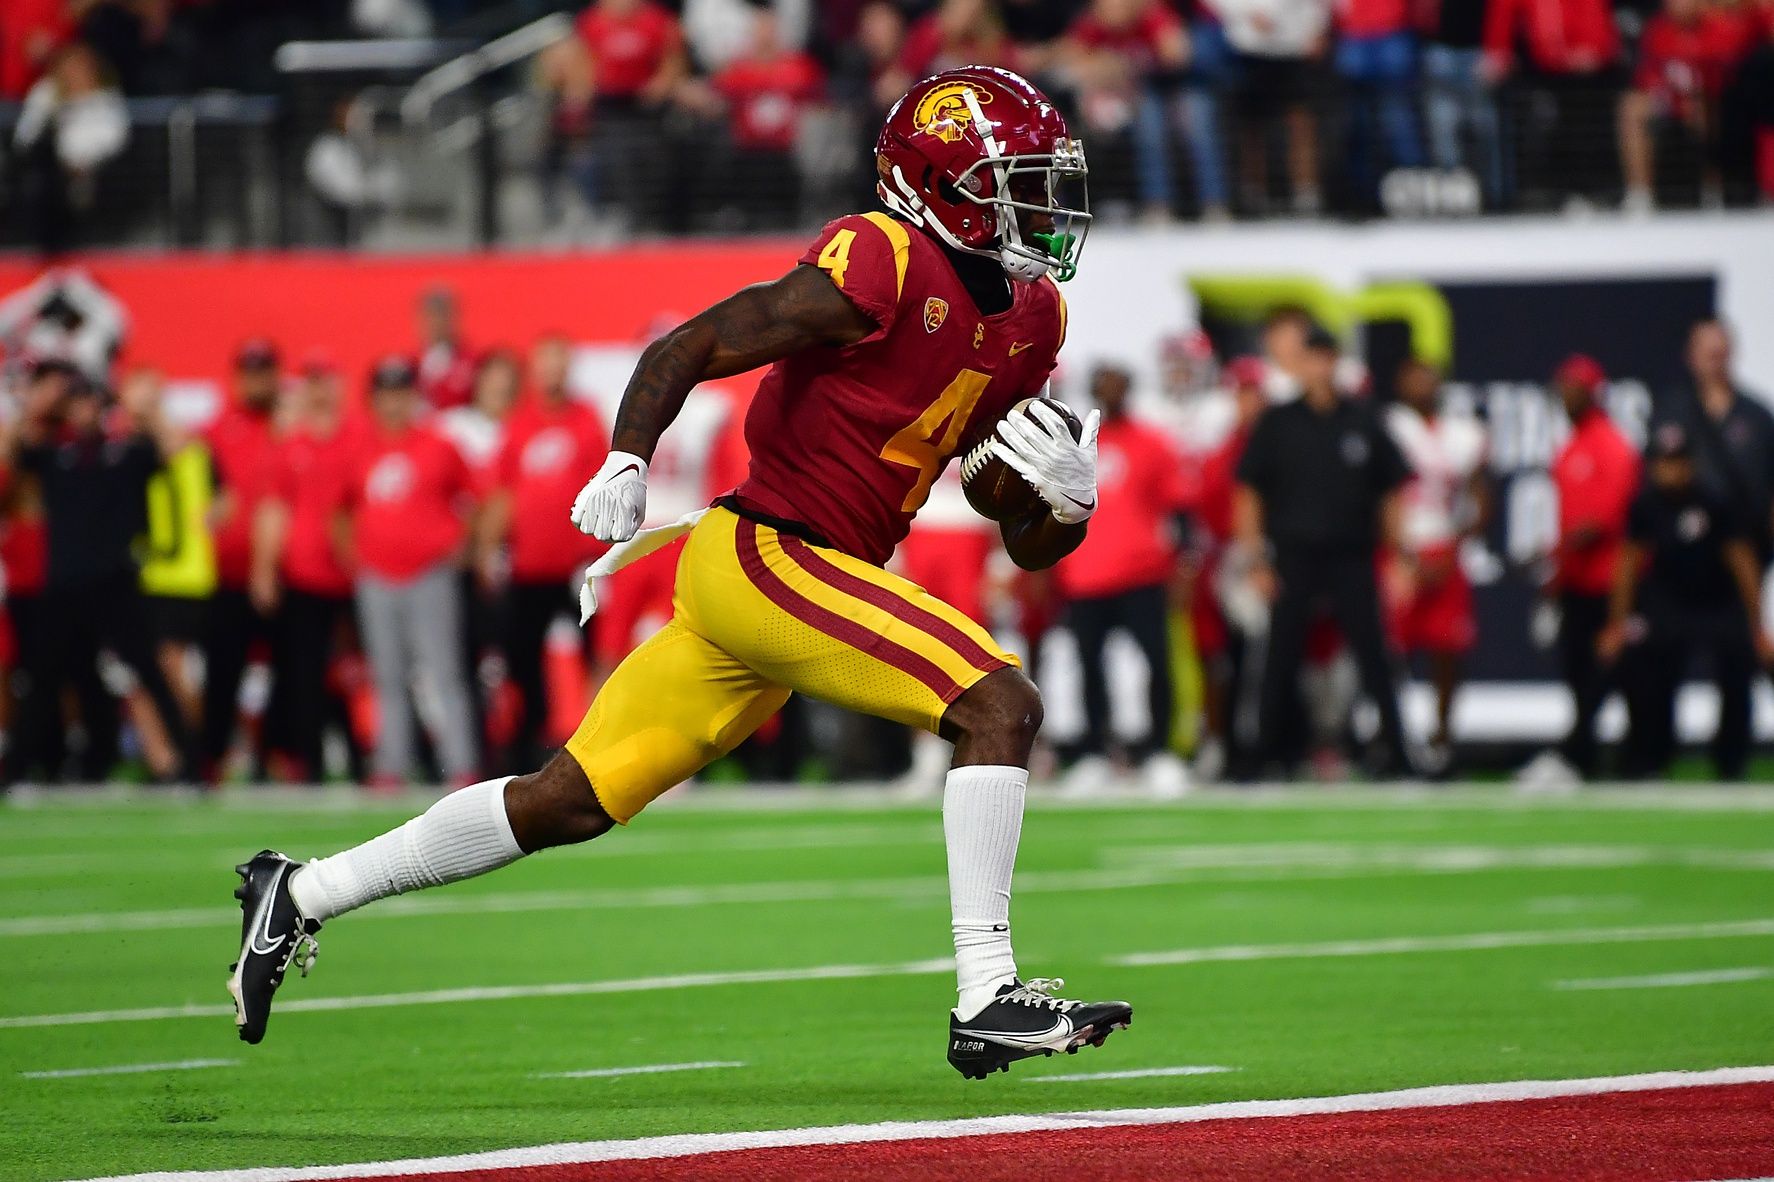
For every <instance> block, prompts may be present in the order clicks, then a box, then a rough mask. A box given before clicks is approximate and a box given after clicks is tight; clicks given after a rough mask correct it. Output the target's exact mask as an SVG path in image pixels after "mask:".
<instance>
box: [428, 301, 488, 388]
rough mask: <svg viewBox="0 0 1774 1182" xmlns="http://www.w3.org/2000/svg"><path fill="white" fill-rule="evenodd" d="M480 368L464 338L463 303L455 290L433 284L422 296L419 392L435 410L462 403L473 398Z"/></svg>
mask: <svg viewBox="0 0 1774 1182" xmlns="http://www.w3.org/2000/svg"><path fill="white" fill-rule="evenodd" d="M478 368H479V366H478V364H477V363H476V360H475V356H474V351H473V350H472V349H470V348H469V347H468V345H467V344H466V343H465V342H464V341H463V340H462V306H461V304H460V303H459V302H458V301H457V299H456V293H455V292H454V291H451V290H450V289H449V288H447V287H434V288H432V289H431V290H430V291H427V292H426V293H425V294H424V295H422V296H420V297H419V393H421V394H423V395H424V396H425V401H426V402H428V403H430V404H431V406H432V409H434V410H448V409H450V408H451V407H454V406H462V405H464V404H465V403H467V402H468V401H469V400H470V399H472V398H473V397H474V375H475V371H476V370H477V369H478Z"/></svg>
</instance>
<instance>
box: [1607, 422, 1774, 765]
mask: <svg viewBox="0 0 1774 1182" xmlns="http://www.w3.org/2000/svg"><path fill="white" fill-rule="evenodd" d="M1697 468H1698V466H1697V464H1696V462H1695V451H1694V447H1693V443H1692V441H1691V440H1690V439H1689V437H1688V433H1687V431H1686V429H1685V428H1684V427H1682V425H1681V424H1679V423H1673V422H1666V423H1662V424H1660V425H1659V426H1658V427H1657V428H1656V429H1655V430H1654V431H1653V432H1652V435H1651V444H1650V458H1649V464H1648V467H1647V479H1646V481H1645V484H1644V487H1643V488H1642V489H1641V490H1640V491H1639V495H1638V499H1637V500H1635V501H1634V502H1633V505H1632V512H1631V516H1630V517H1629V518H1628V524H1627V543H1626V548H1625V551H1624V552H1623V553H1622V554H1621V558H1620V565H1619V568H1618V570H1617V572H1616V574H1615V580H1614V592H1613V595H1612V597H1611V598H1610V599H1609V612H1608V624H1607V626H1606V627H1605V628H1604V629H1603V630H1602V633H1601V635H1600V636H1599V637H1598V638H1597V641H1596V649H1597V655H1598V656H1600V658H1601V659H1602V660H1603V661H1604V662H1606V663H1609V664H1612V663H1613V662H1615V661H1620V662H1621V665H1622V669H1621V672H1622V681H1623V682H1624V683H1625V686H1626V700H1627V707H1628V712H1629V714H1630V716H1631V727H1630V729H1629V731H1628V733H1627V738H1626V748H1625V752H1624V758H1623V761H1622V763H1623V767H1622V770H1623V771H1624V773H1625V774H1626V775H1627V776H1629V777H1634V778H1636V777H1643V776H1656V775H1660V774H1662V773H1663V772H1664V771H1665V770H1667V768H1668V767H1669V763H1670V760H1671V759H1672V758H1673V757H1674V755H1675V698H1676V690H1677V688H1678V687H1679V686H1680V684H1681V679H1682V677H1683V675H1684V674H1686V673H1687V671H1688V665H1689V662H1690V660H1691V659H1692V657H1693V656H1694V655H1695V654H1697V653H1704V654H1706V658H1707V660H1708V662H1709V663H1710V665H1711V670H1712V677H1713V681H1714V683H1715V684H1716V685H1717V686H1718V693H1719V723H1718V729H1717V731H1716V732H1715V733H1714V735H1713V742H1712V756H1713V764H1714V767H1715V769H1716V772H1717V775H1718V777H1719V778H1720V779H1723V780H1736V779H1741V778H1742V776H1743V773H1744V770H1745V768H1746V766H1747V765H1748V762H1749V751H1750V733H1751V732H1750V721H1751V719H1750V682H1751V679H1752V678H1753V676H1754V674H1755V669H1756V665H1757V663H1758V662H1760V663H1762V664H1766V663H1767V662H1768V660H1769V659H1770V657H1771V656H1774V646H1771V645H1770V642H1769V640H1768V637H1767V635H1766V633H1765V632H1764V631H1763V630H1762V624H1761V616H1762V568H1761V564H1760V562H1759V561H1758V560H1757V558H1756V553H1755V547H1754V545H1753V543H1752V539H1751V533H1752V521H1751V519H1749V518H1747V517H1745V515H1744V514H1743V513H1742V512H1741V511H1740V510H1739V509H1738V508H1737V506H1735V505H1734V504H1733V503H1732V502H1731V501H1729V500H1727V499H1725V498H1723V497H1721V496H1719V495H1717V494H1716V493H1714V492H1712V491H1711V490H1709V489H1708V488H1707V487H1706V486H1705V485H1704V484H1703V483H1702V482H1701V481H1700V479H1699V477H1698V474H1697Z"/></svg>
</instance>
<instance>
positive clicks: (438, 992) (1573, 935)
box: [0, 919, 1774, 1029]
mask: <svg viewBox="0 0 1774 1182" xmlns="http://www.w3.org/2000/svg"><path fill="white" fill-rule="evenodd" d="M1767 935H1774V919H1747V920H1739V921H1735V922H1724V923H1695V924H1658V925H1654V926H1649V927H1637V928H1566V929H1564V930H1562V931H1531V932H1475V933H1470V934H1466V935H1458V936H1403V937H1394V938H1389V939H1383V940H1331V941H1326V942H1323V943H1318V944H1229V945H1228V944H1221V945H1214V946H1209V947H1205V948H1178V949H1173V950H1171V951H1168V952H1137V953H1132V954H1130V955H1125V956H1111V957H1107V958H1105V960H1104V961H1103V963H1105V964H1115V965H1134V966H1143V965H1167V964H1205V963H1211V962H1216V961H1250V960H1295V959H1313V958H1316V957H1333V956H1384V955H1390V954H1392V953H1399V952H1464V951H1476V950H1482V949H1490V948H1533V947H1541V946H1545V945H1559V944H1620V943H1632V942H1635V941H1654V940H1716V939H1730V938H1733V937H1742V936H1767ZM954 967H955V962H954V961H953V960H951V959H949V958H948V957H942V958H940V959H934V960H913V961H906V962H903V963H900V964H874V965H866V964H848V965H846V964H837V965H815V966H813V967H811V968H800V969H756V970H748V971H740V972H727V973H686V974H683V975H680V976H670V977H636V978H631V979H628V980H612V981H567V982H561V983H556V984H544V985H483V986H468V987H463V988H457V989H433V990H426V991H423V992H414V993H372V994H362V995H358V996H350V997H298V998H292V999H290V1000H289V1001H284V1002H279V1003H278V1006H277V1012H278V1013H280V1014H291V1013H314V1012H318V1011H327V1010H367V1009H378V1008H382V1007H387V1006H407V1005H444V1004H449V1003H453V1002H476V1001H508V1000H513V999H518V998H530V997H582V996H586V995H588V994H598V993H641V992H646V991H648V990H655V989H691V988H698V987H704V986H716V985H755V984H778V983H782V982H791V981H837V980H847V979H851V978H856V977H877V976H914V975H920V974H925V973H946V972H949V971H951V970H953V969H954ZM233 1013H234V1007H233V1006H232V1005H196V1004H188V1005H182V1006H154V1007H150V1008H147V1009H135V1010H87V1011H83V1012H78V1013H68V1014H17V1015H11V1016H8V1017H0V1029H17V1028H20V1027H37V1026H84V1025H90V1024H94V1023H102V1022H152V1021H159V1020H161V1019H167V1018H214V1017H221V1016H224V1015H232V1014H233Z"/></svg>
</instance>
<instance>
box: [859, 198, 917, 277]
mask: <svg viewBox="0 0 1774 1182" xmlns="http://www.w3.org/2000/svg"><path fill="white" fill-rule="evenodd" d="M862 216H863V217H865V218H867V219H868V220H869V221H871V222H873V223H875V225H877V226H879V227H880V229H881V233H883V234H885V235H887V241H888V242H890V243H892V244H893V272H894V275H893V277H894V279H895V281H896V283H897V286H895V287H894V289H893V293H894V295H895V296H896V297H897V296H903V295H905V265H906V260H908V259H909V258H910V257H911V252H912V239H911V236H910V235H909V234H907V233H906V232H905V227H904V226H902V225H900V224H899V223H898V222H896V221H894V220H893V219H892V218H890V217H888V216H887V215H886V214H884V213H881V212H879V211H876V212H874V213H865V214H863V215H862Z"/></svg>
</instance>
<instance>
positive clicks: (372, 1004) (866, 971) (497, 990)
mask: <svg viewBox="0 0 1774 1182" xmlns="http://www.w3.org/2000/svg"><path fill="white" fill-rule="evenodd" d="M954 967H955V962H954V961H953V960H950V959H948V958H946V957H945V958H942V959H940V960H914V961H908V962H905V963H902V964H828V965H815V966H813V967H811V968H801V969H756V970H749V971H743V972H732V973H684V974H681V975H678V976H670V977H633V978H629V979H627V980H613V981H568V982H561V983H556V984H547V985H485V986H469V987H466V988H461V989H429V990H425V991H423V992H415V993H371V994H359V995H357V996H352V997H288V996H287V995H285V997H284V998H283V999H280V1000H279V1001H278V1003H277V1013H278V1014H279V1015H288V1014H302V1013H318V1012H325V1011H333V1010H371V1009H385V1008H388V1007H391V1006H415V1005H448V1004H451V1003H455V1002H481V1001H510V1000H513V999H517V998H531V997H585V996H590V995H592V994H599V993H647V992H651V991H653V990H658V989H696V988H704V987H708V986H717V985H760V984H778V983H782V982H791V981H841V980H848V979H852V978H856V977H884V976H912V975H919V974H925V973H948V972H952V971H954ZM233 1013H234V1007H233V1006H232V1005H182V1006H152V1007H148V1008H145V1009H136V1010H87V1011H84V1012H81V1013H73V1014H23V1015H14V1016H11V1017H0V1029H6V1028H11V1029H16V1028H21V1027H37V1026H86V1025H91V1024H95V1023H105V1022H156V1021H162V1020H166V1019H170V1018H217V1017H223V1016H232V1015H233Z"/></svg>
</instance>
